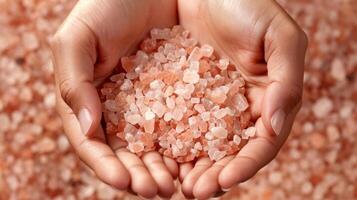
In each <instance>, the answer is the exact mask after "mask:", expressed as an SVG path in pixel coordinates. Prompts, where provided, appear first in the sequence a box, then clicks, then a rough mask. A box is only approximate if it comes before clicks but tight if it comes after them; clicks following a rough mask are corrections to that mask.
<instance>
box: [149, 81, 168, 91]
mask: <svg viewBox="0 0 357 200" xmlns="http://www.w3.org/2000/svg"><path fill="white" fill-rule="evenodd" d="M164 86H165V83H164V82H162V81H161V80H153V81H152V82H151V83H150V89H152V90H161V89H162V88H163V87H164Z"/></svg>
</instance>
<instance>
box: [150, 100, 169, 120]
mask: <svg viewBox="0 0 357 200" xmlns="http://www.w3.org/2000/svg"><path fill="white" fill-rule="evenodd" d="M152 111H153V112H154V113H155V114H156V115H157V116H158V117H160V118H161V117H162V116H163V115H164V114H165V112H166V107H165V106H164V105H163V104H162V103H161V102H159V101H155V102H154V103H153V105H152Z"/></svg>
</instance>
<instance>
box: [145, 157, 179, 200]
mask: <svg viewBox="0 0 357 200" xmlns="http://www.w3.org/2000/svg"><path fill="white" fill-rule="evenodd" d="M142 160H143V162H144V164H145V165H146V168H147V169H148V170H149V172H150V174H151V176H152V177H153V179H154V180H155V182H156V184H157V186H158V194H159V195H160V196H161V197H164V198H169V197H171V196H172V195H173V193H174V192H175V185H174V180H173V178H172V176H171V174H170V172H169V170H168V168H167V167H166V165H165V163H164V161H163V158H162V156H161V155H160V154H159V153H158V152H148V153H145V154H144V155H143V157H142Z"/></svg>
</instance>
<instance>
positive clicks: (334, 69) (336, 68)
mask: <svg viewBox="0 0 357 200" xmlns="http://www.w3.org/2000/svg"><path fill="white" fill-rule="evenodd" d="M330 73H331V76H332V77H333V78H334V79H335V80H337V81H344V80H346V69H345V67H344V64H343V62H342V60H341V59H338V58H336V59H334V60H333V61H332V64H331V72H330Z"/></svg>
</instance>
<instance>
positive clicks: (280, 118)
mask: <svg viewBox="0 0 357 200" xmlns="http://www.w3.org/2000/svg"><path fill="white" fill-rule="evenodd" d="M284 122H285V112H284V111H283V110H282V109H278V110H277V111H275V113H274V114H273V116H272V118H271V127H272V128H273V130H274V132H275V134H276V135H279V134H280V133H281V130H282V129H283V126H284Z"/></svg>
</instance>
